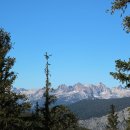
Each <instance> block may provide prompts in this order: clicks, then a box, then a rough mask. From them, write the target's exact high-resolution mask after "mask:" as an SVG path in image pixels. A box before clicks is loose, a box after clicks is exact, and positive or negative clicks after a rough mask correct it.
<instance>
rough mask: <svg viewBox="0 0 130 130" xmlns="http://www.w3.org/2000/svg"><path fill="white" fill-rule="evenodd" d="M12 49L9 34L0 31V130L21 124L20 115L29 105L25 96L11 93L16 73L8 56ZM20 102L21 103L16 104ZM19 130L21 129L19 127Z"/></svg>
mask: <svg viewBox="0 0 130 130" xmlns="http://www.w3.org/2000/svg"><path fill="white" fill-rule="evenodd" d="M11 49H12V43H11V38H10V34H9V33H7V32H5V31H4V29H0V129H1V130H9V129H10V130H14V129H15V128H18V127H19V126H20V124H21V123H22V120H21V119H20V115H21V113H22V112H24V111H25V110H27V109H28V108H29V107H30V105H29V104H28V103H26V102H25V101H26V97H25V95H21V94H16V93H14V92H12V91H11V90H12V87H13V86H12V85H13V82H14V80H15V79H16V77H17V76H16V73H15V72H14V71H12V67H13V65H14V63H15V58H11V57H10V56H8V53H9V51H10V50H11ZM19 101H22V103H18V102H19ZM20 128H21V127H20Z"/></svg>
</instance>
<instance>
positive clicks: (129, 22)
mask: <svg viewBox="0 0 130 130" xmlns="http://www.w3.org/2000/svg"><path fill="white" fill-rule="evenodd" d="M129 4H130V0H113V2H112V6H111V14H113V13H114V12H115V11H116V10H121V11H122V13H121V17H122V16H123V14H124V13H125V11H126V9H127V7H128V5H129ZM123 26H124V29H125V30H126V32H127V33H129V32H130V16H129V15H127V16H125V17H124V18H123Z"/></svg>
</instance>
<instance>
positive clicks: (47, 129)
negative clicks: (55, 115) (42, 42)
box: [43, 52, 56, 130]
mask: <svg viewBox="0 0 130 130" xmlns="http://www.w3.org/2000/svg"><path fill="white" fill-rule="evenodd" d="M50 56H51V55H48V54H47V52H46V54H45V59H46V67H45V75H46V85H45V93H44V97H45V104H44V110H43V111H44V119H45V130H51V113H50V105H51V104H52V103H53V102H55V99H56V97H55V96H54V95H50V91H51V90H52V88H51V83H50V81H49V76H50V72H49V65H50V64H49V62H48V60H49V58H50Z"/></svg>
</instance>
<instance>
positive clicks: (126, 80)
mask: <svg viewBox="0 0 130 130" xmlns="http://www.w3.org/2000/svg"><path fill="white" fill-rule="evenodd" d="M115 63H116V72H110V75H112V76H113V77H114V78H115V79H117V80H119V81H120V82H121V83H122V84H125V87H128V88H129V87H130V59H129V60H128V61H125V60H124V61H122V60H120V59H119V60H116V61H115Z"/></svg>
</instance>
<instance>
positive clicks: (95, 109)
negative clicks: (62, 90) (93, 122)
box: [69, 97, 130, 120]
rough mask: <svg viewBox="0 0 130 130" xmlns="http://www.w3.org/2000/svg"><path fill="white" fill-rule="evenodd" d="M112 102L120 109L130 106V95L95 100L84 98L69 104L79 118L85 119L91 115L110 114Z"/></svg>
mask: <svg viewBox="0 0 130 130" xmlns="http://www.w3.org/2000/svg"><path fill="white" fill-rule="evenodd" d="M111 104H114V105H115V106H116V110H117V111H120V110H122V109H124V108H126V107H129V106H130V97H125V98H117V99H95V100H86V99H84V100H81V101H79V102H76V103H73V104H71V105H69V108H70V109H71V110H72V111H73V112H74V113H75V114H76V115H77V116H78V117H79V119H83V120H85V119H89V118H91V117H101V116H104V115H106V114H108V113H109V109H110V105H111Z"/></svg>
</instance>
